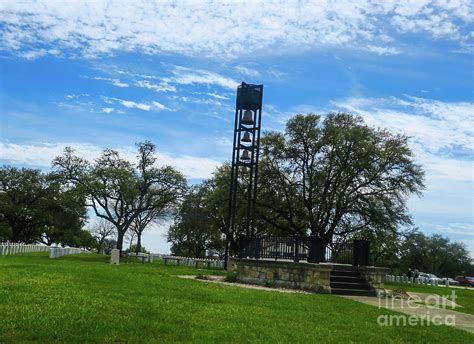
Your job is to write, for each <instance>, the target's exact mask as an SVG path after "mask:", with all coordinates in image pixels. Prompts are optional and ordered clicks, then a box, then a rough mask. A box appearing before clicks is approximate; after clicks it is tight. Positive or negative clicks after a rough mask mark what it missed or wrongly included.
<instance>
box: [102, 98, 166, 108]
mask: <svg viewBox="0 0 474 344" xmlns="http://www.w3.org/2000/svg"><path fill="white" fill-rule="evenodd" d="M102 100H103V101H104V102H105V103H106V104H120V105H122V106H123V107H126V108H127V109H139V110H143V111H150V110H155V111H161V110H168V111H171V109H169V108H167V107H166V106H165V105H163V104H161V103H159V102H157V101H153V102H151V103H138V102H135V101H133V100H124V99H119V98H112V97H102Z"/></svg>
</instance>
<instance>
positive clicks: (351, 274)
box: [331, 270, 360, 277]
mask: <svg viewBox="0 0 474 344" xmlns="http://www.w3.org/2000/svg"><path fill="white" fill-rule="evenodd" d="M331 276H348V277H359V276H360V274H359V273H358V272H357V271H351V270H332V271H331Z"/></svg>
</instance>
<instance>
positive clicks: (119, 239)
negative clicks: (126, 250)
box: [115, 229, 125, 257]
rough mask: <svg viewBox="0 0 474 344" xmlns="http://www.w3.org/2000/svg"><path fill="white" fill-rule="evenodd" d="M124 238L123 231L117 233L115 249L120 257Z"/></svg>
mask: <svg viewBox="0 0 474 344" xmlns="http://www.w3.org/2000/svg"><path fill="white" fill-rule="evenodd" d="M124 236H125V231H122V230H120V229H119V230H118V231H117V246H116V247H115V248H117V249H119V250H120V257H121V256H122V247H123V237H124Z"/></svg>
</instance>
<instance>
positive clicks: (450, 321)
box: [341, 293, 474, 333]
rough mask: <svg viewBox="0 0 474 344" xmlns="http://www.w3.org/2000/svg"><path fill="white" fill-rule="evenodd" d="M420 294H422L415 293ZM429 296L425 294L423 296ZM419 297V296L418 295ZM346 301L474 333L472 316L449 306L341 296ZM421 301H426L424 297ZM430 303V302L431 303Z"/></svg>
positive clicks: (403, 300)
mask: <svg viewBox="0 0 474 344" xmlns="http://www.w3.org/2000/svg"><path fill="white" fill-rule="evenodd" d="M417 294H422V293H417ZM426 295H429V294H425V295H424V296H426ZM419 296H420V295H419ZM341 297H344V298H346V299H350V300H354V301H358V302H362V303H365V304H367V305H372V306H376V307H379V308H385V309H390V310H393V311H396V312H400V313H405V314H408V315H415V316H417V317H420V318H424V319H430V320H431V321H432V322H434V323H436V324H445V325H448V326H455V327H458V328H460V329H463V330H466V331H469V332H472V333H474V315H471V314H467V313H461V312H456V311H455V310H452V308H451V306H447V307H446V308H437V307H434V306H430V305H425V304H420V303H418V302H416V303H415V302H410V301H408V300H407V299H399V298H397V299H391V298H380V299H379V298H377V297H366V296H346V295H344V296H343V295H341ZM422 300H426V297H425V298H424V299H423V298H422ZM431 303H432V302H431Z"/></svg>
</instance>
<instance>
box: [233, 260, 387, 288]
mask: <svg viewBox="0 0 474 344" xmlns="http://www.w3.org/2000/svg"><path fill="white" fill-rule="evenodd" d="M228 266H229V270H232V271H235V272H236V274H237V281H238V282H242V283H250V284H259V285H263V286H267V287H281V288H291V289H302V290H308V291H312V292H317V293H330V292H331V271H332V269H333V267H334V265H333V264H327V263H321V264H315V263H306V262H299V263H295V262H292V261H274V260H263V259H238V258H229V264H228ZM350 269H351V270H352V269H354V270H355V271H359V273H360V275H361V277H362V278H364V279H365V280H366V281H367V282H368V283H369V284H370V285H371V287H372V288H374V289H375V290H376V291H379V290H381V289H383V288H384V277H385V275H386V274H387V273H388V271H389V269H387V268H381V267H374V266H358V267H353V266H350Z"/></svg>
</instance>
